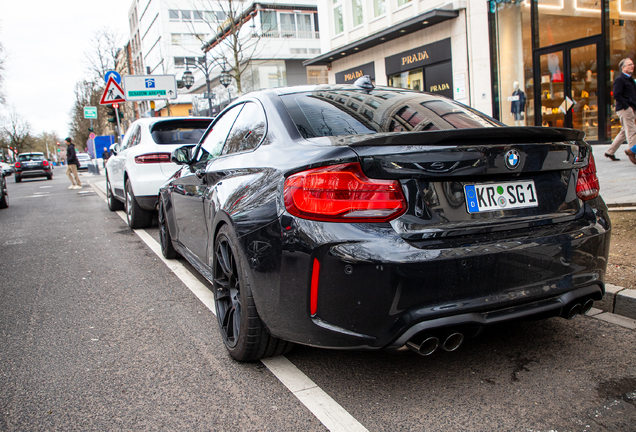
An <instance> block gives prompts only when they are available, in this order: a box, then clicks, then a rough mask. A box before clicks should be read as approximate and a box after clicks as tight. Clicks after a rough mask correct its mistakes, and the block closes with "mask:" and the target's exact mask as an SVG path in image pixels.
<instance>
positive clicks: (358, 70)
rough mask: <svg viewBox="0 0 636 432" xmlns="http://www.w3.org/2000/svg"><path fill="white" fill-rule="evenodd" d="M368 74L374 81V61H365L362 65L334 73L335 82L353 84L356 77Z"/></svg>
mask: <svg viewBox="0 0 636 432" xmlns="http://www.w3.org/2000/svg"><path fill="white" fill-rule="evenodd" d="M365 75H369V78H371V80H373V81H375V63H374V62H371V63H367V64H363V65H362V66H358V67H354V68H352V69H347V70H346V71H342V72H338V73H337V74H336V84H353V83H354V82H355V81H356V80H357V79H358V78H361V77H363V76H365Z"/></svg>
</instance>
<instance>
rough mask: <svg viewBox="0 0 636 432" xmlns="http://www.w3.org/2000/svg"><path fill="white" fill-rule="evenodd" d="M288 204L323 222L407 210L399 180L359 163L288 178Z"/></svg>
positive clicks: (380, 217)
mask: <svg viewBox="0 0 636 432" xmlns="http://www.w3.org/2000/svg"><path fill="white" fill-rule="evenodd" d="M284 198H285V207H286V208H287V211H288V212H289V213H291V214H292V215H294V216H298V217H300V218H303V219H311V220H317V221H323V222H388V221H390V220H392V219H395V218H397V217H398V216H400V215H402V214H404V212H406V208H407V205H406V200H405V198H404V194H403V193H402V188H401V187H400V183H399V182H398V181H396V180H374V179H370V178H368V177H367V176H365V175H364V173H363V172H362V168H361V167H360V164H358V163H350V164H342V165H334V166H329V167H322V168H316V169H311V170H307V171H302V172H299V173H297V174H293V175H291V176H289V177H288V178H287V180H285V188H284Z"/></svg>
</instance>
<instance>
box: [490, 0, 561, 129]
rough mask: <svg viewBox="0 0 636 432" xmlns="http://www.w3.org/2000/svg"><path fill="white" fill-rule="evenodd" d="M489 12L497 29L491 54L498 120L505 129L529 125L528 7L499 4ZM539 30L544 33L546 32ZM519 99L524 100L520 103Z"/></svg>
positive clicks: (531, 119)
mask: <svg viewBox="0 0 636 432" xmlns="http://www.w3.org/2000/svg"><path fill="white" fill-rule="evenodd" d="M564 1H566V0H564ZM567 1H569V0H567ZM491 5H493V6H494V5H495V2H491ZM491 13H492V14H493V15H492V16H491V19H494V25H495V29H496V30H495V36H494V37H493V40H491V44H493V48H495V49H493V50H491V52H492V53H493V55H494V56H496V59H495V61H496V64H497V78H498V82H497V88H498V90H499V94H498V95H496V97H495V100H496V101H497V102H498V111H499V120H501V121H502V122H503V123H505V124H506V125H508V126H515V125H518V126H526V125H528V126H532V125H534V106H535V104H534V79H533V74H534V71H533V65H532V37H531V35H532V34H531V22H530V7H528V6H527V5H526V4H525V3H516V4H515V3H500V4H496V8H493V9H491ZM541 31H543V32H547V29H542V30H541ZM519 91H521V92H523V97H521V95H520V94H519ZM522 99H525V103H523V104H522ZM521 113H523V115H522V114H521Z"/></svg>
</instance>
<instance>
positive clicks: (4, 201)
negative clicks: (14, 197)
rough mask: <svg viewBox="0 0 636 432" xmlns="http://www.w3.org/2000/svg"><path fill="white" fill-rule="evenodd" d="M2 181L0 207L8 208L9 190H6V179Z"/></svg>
mask: <svg viewBox="0 0 636 432" xmlns="http://www.w3.org/2000/svg"><path fill="white" fill-rule="evenodd" d="M2 183H3V185H2V190H0V193H2V198H0V209H6V208H9V192H7V184H6V179H5V181H3V182H2Z"/></svg>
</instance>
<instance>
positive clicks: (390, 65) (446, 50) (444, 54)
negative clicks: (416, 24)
mask: <svg viewBox="0 0 636 432" xmlns="http://www.w3.org/2000/svg"><path fill="white" fill-rule="evenodd" d="M451 58H452V55H451V40H450V38H447V39H443V40H441V41H438V42H433V43H432V44H428V45H424V46H421V47H419V48H415V49H412V50H408V51H404V52H402V53H400V54H396V55H393V56H391V57H387V58H386V59H384V65H385V68H386V74H387V75H393V74H396V73H400V72H405V71H408V70H411V69H415V68H420V67H424V66H427V65H430V64H433V63H439V62H443V61H447V60H450V59H451Z"/></svg>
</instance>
